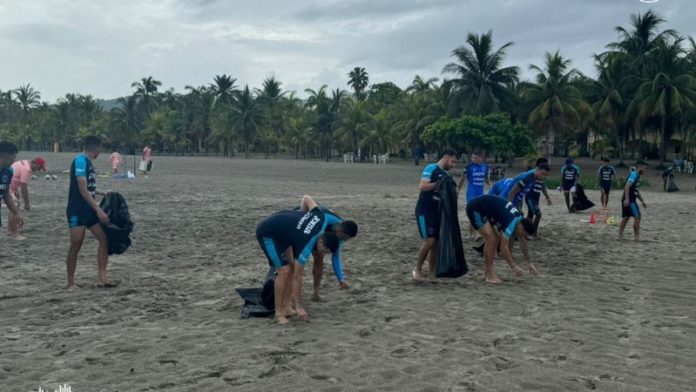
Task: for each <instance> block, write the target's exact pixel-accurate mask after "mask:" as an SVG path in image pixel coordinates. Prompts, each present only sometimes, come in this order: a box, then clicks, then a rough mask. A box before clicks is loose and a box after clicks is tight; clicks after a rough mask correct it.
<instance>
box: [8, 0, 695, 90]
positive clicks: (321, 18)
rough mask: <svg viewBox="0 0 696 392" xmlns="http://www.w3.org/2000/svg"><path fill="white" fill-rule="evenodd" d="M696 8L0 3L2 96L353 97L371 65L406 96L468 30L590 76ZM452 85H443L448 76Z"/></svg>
mask: <svg viewBox="0 0 696 392" xmlns="http://www.w3.org/2000/svg"><path fill="white" fill-rule="evenodd" d="M690 3H691V2H690V0H660V1H659V2H657V3H655V4H652V5H649V6H648V5H645V4H643V3H641V2H640V1H639V0H614V1H611V2H609V1H605V0H563V1H559V0H487V1H485V2H484V1H475V0H464V1H462V0H342V1H339V0H305V1H302V2H288V1H279V0H266V1H234V2H230V1H222V0H207V1H206V0H193V1H192V0H158V1H152V2H141V1H137V0H123V1H120V2H111V3H106V2H92V1H89V0H50V1H49V2H46V1H39V0H27V1H23V2H0V53H3V59H2V60H0V89H2V90H7V89H10V88H15V87H17V86H19V85H20V84H24V83H32V85H34V86H35V87H36V88H37V89H39V90H40V91H41V92H42V95H43V98H44V99H47V100H50V101H53V100H55V99H56V98H58V97H60V96H62V95H64V94H65V93H67V92H81V93H89V94H93V95H95V96H97V97H104V98H110V97H115V96H120V95H125V94H128V93H130V92H131V88H130V84H131V83H132V82H133V81H134V80H137V79H139V78H141V77H143V76H147V75H153V76H154V77H155V78H157V79H159V80H162V82H163V84H164V86H165V87H167V88H168V87H174V88H176V89H177V90H182V89H183V88H184V86H185V85H200V84H208V83H210V81H211V80H212V77H213V76H214V75H216V74H222V73H227V74H232V75H234V76H235V77H237V79H238V83H241V84H246V83H248V84H250V85H252V86H258V85H259V84H260V83H261V82H262V81H263V79H264V78H266V77H268V76H271V75H273V76H276V77H277V78H279V79H280V80H281V81H282V82H283V83H284V87H285V88H287V89H291V90H296V91H298V92H300V95H302V94H303V93H302V92H303V91H304V89H305V88H318V87H319V86H320V85H321V84H327V85H329V87H330V88H336V87H340V88H346V74H347V73H348V71H349V70H350V69H351V68H352V67H354V66H364V67H366V68H367V70H368V72H369V73H370V78H371V81H373V82H380V81H385V80H392V81H394V82H396V83H397V84H400V85H402V86H404V85H406V84H408V83H409V82H410V81H411V80H412V79H413V76H414V75H415V74H421V75H423V76H428V77H430V76H437V77H440V78H442V77H443V75H441V71H442V68H443V66H444V65H445V64H447V63H448V62H450V61H452V59H451V57H450V53H451V51H452V49H454V48H455V47H457V46H459V45H462V44H464V41H465V39H466V35H467V33H468V32H469V31H473V32H476V33H483V32H486V31H488V30H490V29H492V30H493V32H494V33H493V37H494V40H495V45H496V46H500V45H502V44H503V43H505V42H508V41H514V45H513V46H512V47H511V48H510V49H509V51H508V57H507V60H506V65H517V66H519V67H520V69H522V70H523V76H525V77H531V73H530V72H529V71H528V66H529V64H531V63H533V64H537V65H542V63H543V55H544V52H546V51H555V50H557V49H560V51H561V53H562V54H563V55H564V56H566V57H569V58H571V59H572V60H573V65H574V66H575V67H577V68H579V69H580V70H581V71H583V72H585V73H588V74H592V73H593V61H592V57H591V56H592V54H593V53H598V52H601V51H603V50H604V46H605V45H606V44H607V43H608V42H610V41H612V40H614V39H616V33H615V32H614V26H616V25H623V26H627V25H628V22H629V15H630V14H631V13H636V12H643V11H647V10H648V9H650V8H652V9H654V10H655V11H657V12H658V13H659V14H661V15H662V16H664V17H665V18H667V19H668V20H669V23H668V24H666V25H665V26H663V27H665V28H667V27H669V28H674V29H676V30H678V31H680V32H681V33H684V34H686V33H691V32H692V27H691V26H692V25H691V20H692V19H693V17H694V16H696V10H695V9H694V8H693V7H692V6H690ZM445 76H446V75H445Z"/></svg>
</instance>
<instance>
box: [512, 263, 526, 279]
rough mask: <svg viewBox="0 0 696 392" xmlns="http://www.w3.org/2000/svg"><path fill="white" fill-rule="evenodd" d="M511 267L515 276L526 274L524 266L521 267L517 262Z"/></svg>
mask: <svg viewBox="0 0 696 392" xmlns="http://www.w3.org/2000/svg"><path fill="white" fill-rule="evenodd" d="M511 268H512V272H514V273H515V276H517V277H518V278H519V277H520V276H522V275H524V271H522V268H520V266H519V265H517V264H515V265H513V266H512V267H511Z"/></svg>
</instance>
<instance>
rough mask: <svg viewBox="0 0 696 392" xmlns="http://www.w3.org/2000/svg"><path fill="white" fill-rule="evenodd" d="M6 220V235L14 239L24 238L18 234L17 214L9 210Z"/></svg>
mask: <svg viewBox="0 0 696 392" xmlns="http://www.w3.org/2000/svg"><path fill="white" fill-rule="evenodd" d="M7 222H8V225H7V226H8V227H7V235H9V236H10V237H12V238H14V239H16V240H23V239H25V238H24V237H22V236H21V235H19V218H18V217H17V215H15V214H13V213H12V211H10V214H9V216H8V218H7Z"/></svg>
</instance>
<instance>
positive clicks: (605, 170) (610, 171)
mask: <svg viewBox="0 0 696 392" xmlns="http://www.w3.org/2000/svg"><path fill="white" fill-rule="evenodd" d="M597 175H599V180H600V181H601V182H603V183H611V177H612V176H615V175H616V169H614V166H609V165H604V166H600V167H599V170H597Z"/></svg>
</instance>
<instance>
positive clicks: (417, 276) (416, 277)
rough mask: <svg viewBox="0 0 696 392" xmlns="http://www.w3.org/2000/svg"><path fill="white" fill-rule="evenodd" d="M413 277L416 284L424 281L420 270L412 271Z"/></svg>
mask: <svg viewBox="0 0 696 392" xmlns="http://www.w3.org/2000/svg"><path fill="white" fill-rule="evenodd" d="M411 276H412V277H413V280H415V281H416V282H422V281H423V277H422V276H421V273H420V271H418V270H413V271H411Z"/></svg>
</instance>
